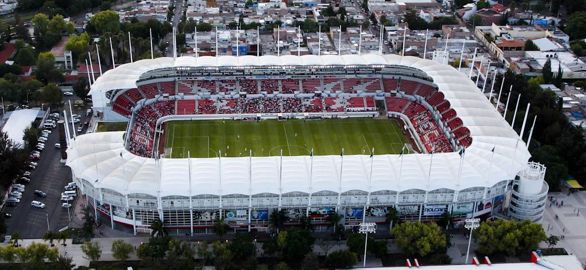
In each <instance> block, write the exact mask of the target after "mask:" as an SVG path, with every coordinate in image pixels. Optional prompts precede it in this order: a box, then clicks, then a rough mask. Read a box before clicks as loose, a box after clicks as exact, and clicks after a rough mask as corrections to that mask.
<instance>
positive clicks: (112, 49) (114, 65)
mask: <svg viewBox="0 0 586 270" xmlns="http://www.w3.org/2000/svg"><path fill="white" fill-rule="evenodd" d="M110 54H111V55H112V68H116V62H114V48H113V47H112V37H110Z"/></svg>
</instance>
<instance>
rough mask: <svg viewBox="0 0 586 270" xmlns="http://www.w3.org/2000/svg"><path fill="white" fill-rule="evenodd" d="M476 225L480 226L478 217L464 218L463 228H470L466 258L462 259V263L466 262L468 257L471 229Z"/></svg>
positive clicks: (476, 226)
mask: <svg viewBox="0 0 586 270" xmlns="http://www.w3.org/2000/svg"><path fill="white" fill-rule="evenodd" d="M478 227H480V219H479V218H467V219H466V224H465V225H464V228H466V229H468V230H470V237H469V238H468V249H467V250H466V260H465V261H464V264H467V263H468V257H469V256H470V244H472V231H474V229H476V228H478Z"/></svg>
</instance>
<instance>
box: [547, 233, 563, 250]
mask: <svg viewBox="0 0 586 270" xmlns="http://www.w3.org/2000/svg"><path fill="white" fill-rule="evenodd" d="M545 241H546V242H547V247H549V248H551V247H554V246H555V245H557V244H558V242H559V241H560V238H559V237H558V236H556V235H551V236H549V237H548V238H547V239H546V240H545Z"/></svg>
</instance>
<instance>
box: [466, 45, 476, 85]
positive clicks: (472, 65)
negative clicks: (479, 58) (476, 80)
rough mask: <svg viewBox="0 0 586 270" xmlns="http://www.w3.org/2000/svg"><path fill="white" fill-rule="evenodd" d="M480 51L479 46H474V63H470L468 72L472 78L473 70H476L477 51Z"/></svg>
mask: <svg viewBox="0 0 586 270" xmlns="http://www.w3.org/2000/svg"><path fill="white" fill-rule="evenodd" d="M477 51H478V47H476V48H474V56H472V64H471V65H470V72H469V73H468V78H469V79H472V71H473V70H474V63H476V52H477Z"/></svg>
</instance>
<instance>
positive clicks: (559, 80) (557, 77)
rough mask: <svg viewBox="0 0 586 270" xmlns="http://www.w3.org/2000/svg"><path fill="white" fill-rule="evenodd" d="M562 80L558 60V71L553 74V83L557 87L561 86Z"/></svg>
mask: <svg viewBox="0 0 586 270" xmlns="http://www.w3.org/2000/svg"><path fill="white" fill-rule="evenodd" d="M563 80H564V71H563V70H562V65H561V63H559V62H558V72H557V73H556V75H555V78H554V81H553V84H555V86H557V87H562V81H563Z"/></svg>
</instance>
